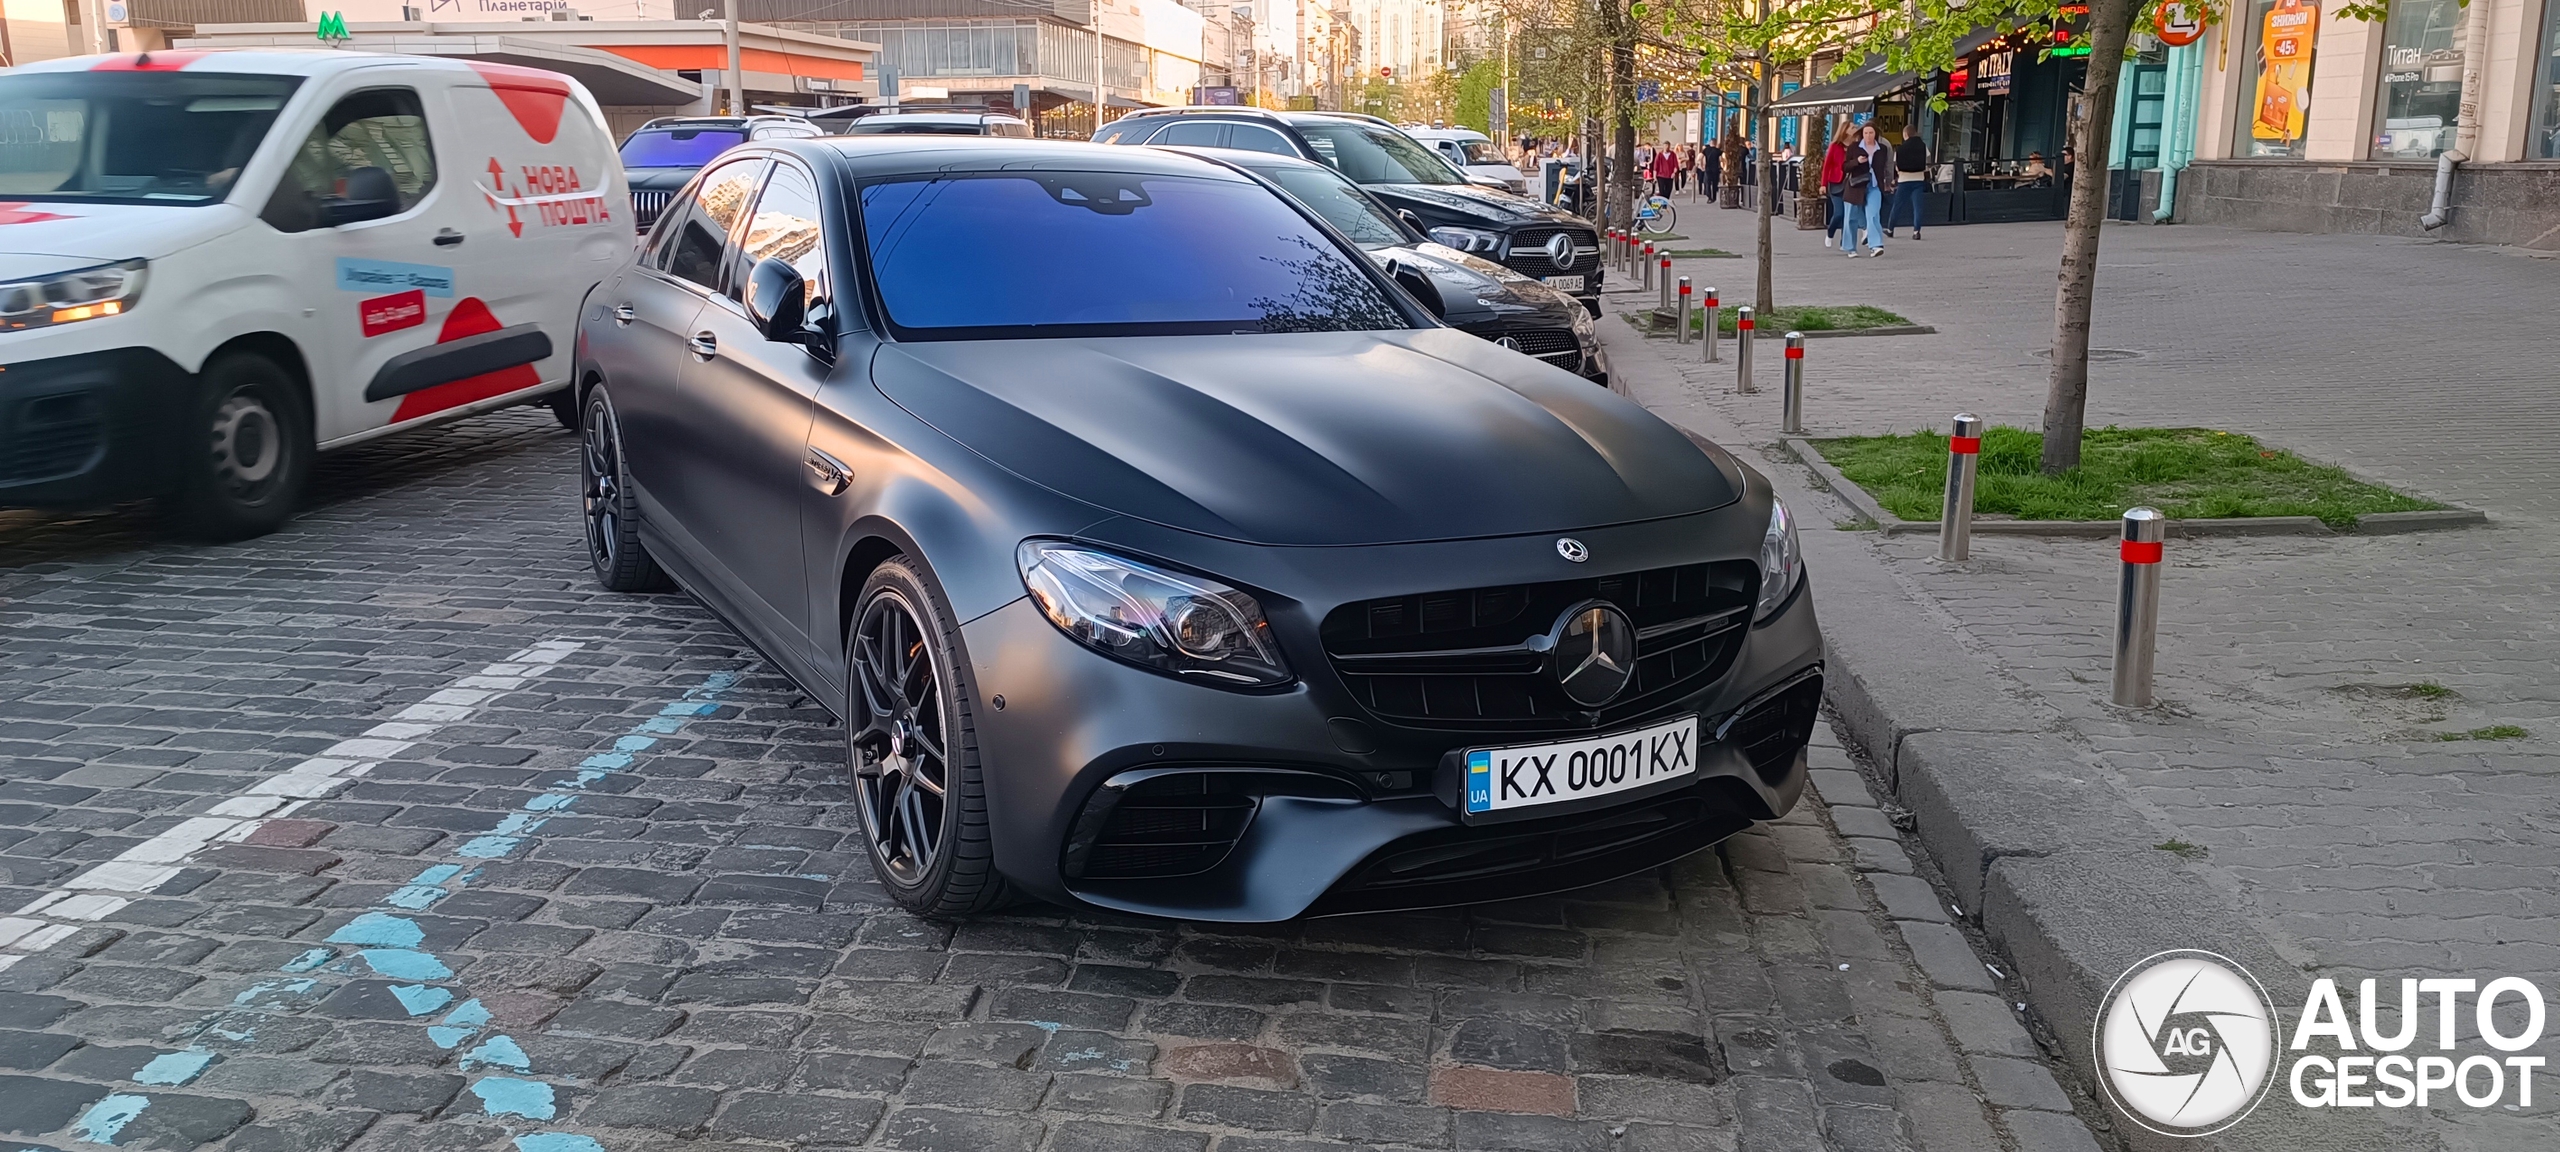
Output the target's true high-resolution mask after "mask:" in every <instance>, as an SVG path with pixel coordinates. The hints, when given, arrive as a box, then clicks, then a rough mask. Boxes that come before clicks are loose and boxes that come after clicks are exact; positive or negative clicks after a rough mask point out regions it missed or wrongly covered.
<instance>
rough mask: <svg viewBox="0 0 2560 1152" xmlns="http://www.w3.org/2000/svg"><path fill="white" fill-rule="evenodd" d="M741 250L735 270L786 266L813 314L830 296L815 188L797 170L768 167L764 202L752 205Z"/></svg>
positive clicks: (783, 165) (790, 166)
mask: <svg viewBox="0 0 2560 1152" xmlns="http://www.w3.org/2000/svg"><path fill="white" fill-rule="evenodd" d="M742 248H743V249H744V253H743V255H742V256H741V258H740V259H739V261H738V266H739V267H740V268H741V269H750V268H754V267H755V266H756V265H758V264H761V263H763V262H764V261H766V260H768V259H781V260H784V261H786V262H788V263H789V264H790V265H791V267H792V268H793V269H795V270H797V271H798V272H799V273H800V280H801V282H802V283H803V284H805V285H807V286H808V290H809V294H808V303H809V305H810V306H811V308H812V309H813V310H814V309H815V307H816V305H817V304H818V302H819V301H821V300H825V299H827V298H829V296H830V295H831V293H830V292H829V290H828V285H827V245H826V229H825V227H824V225H823V224H822V222H821V218H820V215H819V212H818V184H817V181H816V180H814V179H812V178H811V177H810V176H809V174H808V173H807V172H804V171H801V170H800V168H799V166H798V165H794V164H776V165H774V166H773V178H772V179H771V180H768V181H766V182H765V186H764V197H763V198H762V199H760V200H758V201H756V214H755V216H754V217H752V218H750V219H749V220H748V221H747V238H746V243H745V244H744V245H742ZM741 279H744V277H741Z"/></svg>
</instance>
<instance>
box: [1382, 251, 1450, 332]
mask: <svg viewBox="0 0 2560 1152" xmlns="http://www.w3.org/2000/svg"><path fill="white" fill-rule="evenodd" d="M1387 275H1388V276H1389V277H1390V278H1392V279H1394V280H1395V282H1396V286H1397V287H1399V288H1402V289H1404V290H1405V291H1407V292H1410V293H1412V294H1413V298H1414V299H1415V300H1416V301H1418V302H1420V303H1421V305H1422V306H1423V307H1425V308H1428V309H1430V310H1431V315H1432V316H1434V317H1436V318H1439V319H1442V320H1446V319H1448V318H1449V305H1448V302H1447V301H1444V300H1442V299H1441V298H1440V287H1439V285H1436V284H1433V283H1432V282H1431V274H1430V273H1428V272H1425V271H1423V270H1422V269H1420V268H1416V267H1414V266H1413V265H1411V264H1407V263H1405V262H1404V261H1402V260H1389V261H1387Z"/></svg>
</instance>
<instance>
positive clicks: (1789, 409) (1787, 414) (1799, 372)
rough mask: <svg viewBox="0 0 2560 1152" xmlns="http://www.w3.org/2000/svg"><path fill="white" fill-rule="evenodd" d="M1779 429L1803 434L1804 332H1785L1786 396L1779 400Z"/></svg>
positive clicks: (1796, 434)
mask: <svg viewBox="0 0 2560 1152" xmlns="http://www.w3.org/2000/svg"><path fill="white" fill-rule="evenodd" d="M1781 403H1782V407H1781V409H1780V417H1781V418H1780V420H1779V423H1778V427H1779V430H1780V431H1783V432H1785V433H1786V434H1787V435H1789V436H1802V435H1804V333H1802V332H1789V333H1787V398H1786V399H1785V400H1784V401H1782V402H1781Z"/></svg>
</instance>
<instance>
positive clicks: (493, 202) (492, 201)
mask: <svg viewBox="0 0 2560 1152" xmlns="http://www.w3.org/2000/svg"><path fill="white" fill-rule="evenodd" d="M489 183H491V184H495V185H497V186H498V192H504V191H506V190H507V169H506V166H505V165H502V164H500V163H498V158H497V157H495V156H492V157H490V158H489ZM480 191H481V192H482V194H484V195H486V196H488V197H489V206H490V207H492V208H505V209H506V210H507V231H508V233H509V234H511V235H513V236H514V237H515V238H516V239H518V240H522V239H524V221H523V220H520V219H518V218H517V217H516V206H515V204H514V203H513V202H511V201H509V200H508V199H506V198H505V197H502V196H500V195H498V194H497V192H491V191H489V190H488V189H486V188H483V189H481V190H480Z"/></svg>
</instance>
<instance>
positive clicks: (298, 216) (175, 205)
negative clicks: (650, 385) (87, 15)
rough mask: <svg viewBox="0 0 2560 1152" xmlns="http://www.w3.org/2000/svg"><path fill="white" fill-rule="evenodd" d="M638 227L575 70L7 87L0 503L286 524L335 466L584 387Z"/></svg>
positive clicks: (3, 110)
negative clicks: (392, 436)
mask: <svg viewBox="0 0 2560 1152" xmlns="http://www.w3.org/2000/svg"><path fill="white" fill-rule="evenodd" d="M629 212H630V201H629V200H628V199H627V198H626V196H625V194H624V191H623V186H622V166H621V164H619V163H618V162H616V160H615V156H614V150H613V141H612V138H611V136H610V135H609V134H608V133H607V131H606V129H605V124H604V117H603V114H602V112H601V111H600V110H599V109H598V108H597V107H596V105H595V100H594V98H593V97H591V96H589V95H588V94H587V92H586V90H585V89H584V88H582V87H580V86H579V85H578V84H577V83H576V82H575V81H572V80H570V79H569V78H567V77H565V76H561V75H558V74H556V73H551V72H544V71H538V70H535V69H529V68H517V67H510V66H504V65H495V64H485V63H478V62H472V61H463V60H445V59H437V58H428V57H414V56H394V55H379V54H373V53H366V52H333V51H321V50H315V51H186V50H181V51H171V52H153V53H147V54H143V55H138V56H137V55H122V56H90V57H75V58H72V59H66V60H52V61H46V62H44V63H40V64H32V65H28V66H26V67H22V68H14V69H7V70H0V507H81V506H89V505H96V504H100V503H105V502H108V501H114V500H124V499H130V498H134V497H140V496H157V497H160V498H162V500H163V502H164V503H165V504H166V505H167V506H168V507H169V508H170V510H171V511H172V513H173V516H172V520H173V522H174V524H175V526H177V527H179V528H181V529H183V530H186V531H189V532H191V533H193V534H196V535H200V536H204V537H209V538H217V539H220V538H237V537H242V536H249V535H254V534H257V533H260V532H265V531H268V530H271V529H273V528H275V527H276V526H277V525H279V524H282V523H283V522H284V521H285V519H286V518H287V517H288V516H290V515H291V514H292V511H293V508H294V504H295V502H296V500H297V498H298V496H299V494H300V489H301V487H302V484H303V480H304V478H305V476H307V475H308V474H309V471H310V466H311V459H312V456H313V454H314V453H315V452H318V451H325V450H327V449H331V448H337V447H341V446H344V445H349V444H355V443H358V442H361V441H365V440H370V439H373V438H375V437H377V436H382V435H386V434H389V433H393V432H398V431H401V430H404V429H408V428H415V427H419V426H422V425H426V424H432V423H437V422H440V421H444V420H450V419H454V418H457V417H461V416H467V415H470V414H472V413H475V412H482V411H486V410H488V409H491V408H496V407H500V406H503V405H508V404H518V403H524V402H526V401H529V400H535V399H538V398H541V397H543V396H545V395H546V393H549V392H553V391H558V390H560V389H562V388H563V387H564V386H565V385H567V383H568V373H569V366H570V364H571V362H572V358H573V353H574V349H573V348H572V344H573V343H574V342H575V339H576V334H577V312H578V308H579V307H580V305H581V302H582V301H583V300H584V298H585V296H586V294H587V292H588V291H589V290H590V289H591V288H593V287H594V286H595V284H596V283H597V282H598V281H600V280H602V279H603V278H604V277H605V276H606V275H607V274H609V273H610V272H611V271H612V270H613V269H614V268H615V267H616V266H617V265H618V264H619V262H620V261H622V260H623V259H625V258H627V256H628V255H629V253H630V250H631V222H630V220H629V219H628V214H629ZM557 410H558V411H560V412H563V413H566V412H568V408H567V406H566V405H565V404H563V405H560V406H558V408H557ZM563 419H564V422H565V420H566V419H567V417H566V416H564V417H563Z"/></svg>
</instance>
